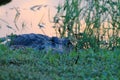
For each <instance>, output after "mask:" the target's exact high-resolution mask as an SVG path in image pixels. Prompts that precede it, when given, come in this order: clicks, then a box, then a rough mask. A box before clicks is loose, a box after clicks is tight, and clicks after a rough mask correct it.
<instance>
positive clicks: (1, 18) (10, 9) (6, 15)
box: [0, 0, 62, 37]
mask: <svg viewBox="0 0 120 80" xmlns="http://www.w3.org/2000/svg"><path fill="white" fill-rule="evenodd" d="M61 2H62V0H12V2H10V3H9V4H7V5H4V6H1V7H0V37H3V36H6V35H9V34H11V33H15V34H24V33H41V34H46V35H48V36H55V35H56V34H55V30H54V29H53V28H52V27H53V23H52V19H53V16H54V15H55V14H56V9H55V6H57V5H58V3H61ZM49 11H50V13H49ZM49 14H50V17H49ZM40 25H43V27H42V28H40Z"/></svg>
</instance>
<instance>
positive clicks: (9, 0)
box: [0, 0, 12, 6]
mask: <svg viewBox="0 0 120 80" xmlns="http://www.w3.org/2000/svg"><path fill="white" fill-rule="evenodd" d="M11 1H12V0H0V6H2V5H5V4H7V3H9V2H11Z"/></svg>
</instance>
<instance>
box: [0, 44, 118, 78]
mask: <svg viewBox="0 0 120 80" xmlns="http://www.w3.org/2000/svg"><path fill="white" fill-rule="evenodd" d="M119 52H120V50H119V49H116V50H114V51H107V50H100V51H98V52H96V53H95V52H94V51H93V50H92V49H89V50H83V51H80V52H79V53H77V54H76V52H74V51H73V52H71V53H70V54H52V53H43V52H40V51H35V50H32V49H25V50H20V49H18V50H14V51H13V50H10V49H8V48H7V47H6V46H4V45H0V80H119V79H120V76H119V75H120V70H119V69H120V54H119ZM78 56H79V58H78ZM77 58H78V60H77ZM76 60H77V63H76Z"/></svg>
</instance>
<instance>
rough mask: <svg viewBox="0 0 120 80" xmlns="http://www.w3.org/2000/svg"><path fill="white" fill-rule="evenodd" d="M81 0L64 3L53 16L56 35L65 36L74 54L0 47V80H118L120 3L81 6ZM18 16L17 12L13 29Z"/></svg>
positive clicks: (94, 2)
mask: <svg viewBox="0 0 120 80" xmlns="http://www.w3.org/2000/svg"><path fill="white" fill-rule="evenodd" d="M83 1H84V0H65V2H64V3H63V4H59V5H58V7H57V10H58V11H57V14H56V15H55V17H54V23H55V27H54V28H55V30H56V34H57V33H59V35H60V37H68V38H69V39H70V41H71V42H72V43H73V44H74V47H75V51H72V52H71V53H69V54H57V53H56V54H53V53H51V52H48V53H44V52H40V51H36V50H33V49H29V48H26V49H23V50H22V49H17V50H11V49H9V48H8V47H7V46H5V45H0V80H120V49H119V48H120V37H119V29H120V15H119V14H120V1H119V0H116V1H113V0H109V1H108V0H92V1H91V0H85V1H86V5H85V6H84V7H81V4H82V2H83ZM16 11H17V9H16ZM18 17H19V12H18V14H17V13H16V16H15V19H14V23H15V26H16V28H17V25H16V21H17V19H18ZM81 20H84V21H85V25H86V26H85V30H84V31H83V32H82V33H81V32H80V30H81V29H82V26H81V23H80V21H81ZM106 23H107V25H106ZM8 28H11V27H8ZM101 28H102V31H101ZM110 31H111V34H110ZM106 36H107V37H108V39H106V38H104V37H106ZM13 38H14V36H13V35H12V37H11V39H13ZM106 41H107V42H106Z"/></svg>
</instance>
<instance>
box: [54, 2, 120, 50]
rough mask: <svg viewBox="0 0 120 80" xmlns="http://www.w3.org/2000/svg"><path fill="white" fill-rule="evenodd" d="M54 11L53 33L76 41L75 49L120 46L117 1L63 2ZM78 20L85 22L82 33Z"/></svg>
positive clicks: (119, 22)
mask: <svg viewBox="0 0 120 80" xmlns="http://www.w3.org/2000/svg"><path fill="white" fill-rule="evenodd" d="M83 4H84V5H83ZM57 10H58V11H57V14H56V15H55V17H54V22H55V26H56V27H55V28H56V29H57V32H58V33H59V34H60V36H61V37H68V38H69V39H70V40H71V42H73V43H74V42H76V43H77V44H76V45H75V46H76V47H77V48H82V49H83V48H86V46H87V48H94V49H98V48H106V49H113V48H114V47H119V46H120V44H119V43H120V42H119V39H120V38H119V29H120V15H119V14H120V1H119V0H115V1H113V0H109V1H108V0H65V2H64V3H63V4H59V5H58V7H57ZM81 21H84V22H85V30H82V28H83V25H81V24H82V23H81ZM81 30H82V34H83V35H82V38H81V37H80V36H81V35H80V34H81ZM93 44H95V46H93ZM103 46H106V47H103Z"/></svg>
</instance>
